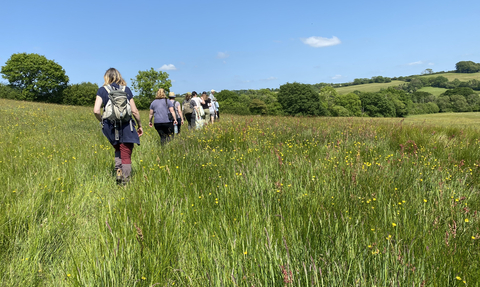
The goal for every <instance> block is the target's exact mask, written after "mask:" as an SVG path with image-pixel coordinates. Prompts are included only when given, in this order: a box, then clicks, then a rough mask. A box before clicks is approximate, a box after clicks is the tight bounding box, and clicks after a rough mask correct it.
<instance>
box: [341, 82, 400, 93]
mask: <svg viewBox="0 0 480 287" xmlns="http://www.w3.org/2000/svg"><path fill="white" fill-rule="evenodd" d="M403 83H405V82H403V81H391V82H390V83H372V84H363V85H354V86H348V87H341V88H336V89H335V90H337V92H338V93H339V94H341V95H343V94H348V93H351V92H353V91H356V90H358V91H361V92H370V93H374V92H378V91H380V90H381V89H386V88H388V87H396V86H399V85H401V84H403Z"/></svg>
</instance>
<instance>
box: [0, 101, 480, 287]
mask: <svg viewBox="0 0 480 287" xmlns="http://www.w3.org/2000/svg"><path fill="white" fill-rule="evenodd" d="M0 103H1V105H0V124H1V126H2V127H4V128H3V129H2V130H1V131H0V147H1V148H2V153H1V154H0V166H1V167H2V168H1V170H0V180H1V182H2V186H3V187H4V188H2V196H1V200H0V259H1V260H2V262H3V263H2V264H1V265H0V274H1V275H0V285H2V286H154V285H155V286H172V285H173V286H237V285H238V286H311V285H312V286H412V285H414V286H457V285H458V286H464V285H468V286H478V285H479V283H478V282H480V273H479V272H478V270H479V269H480V266H479V259H480V230H479V226H480V225H479V215H480V214H478V210H479V208H480V206H479V200H478V198H479V191H478V187H479V180H478V176H479V168H478V165H479V164H480V163H479V160H478V158H479V156H480V149H479V147H480V145H479V139H480V133H479V131H478V129H475V128H469V127H448V126H438V125H435V124H425V123H419V124H416V123H413V124H412V123H407V122H406V121H404V120H401V119H364V118H347V119H346V118H281V117H240V116H227V115H224V116H222V121H221V122H219V123H216V124H214V125H213V126H208V127H207V128H205V129H204V130H202V131H196V132H189V131H187V130H186V129H183V131H182V134H181V135H180V136H178V137H176V138H175V140H174V141H172V142H171V143H169V144H168V145H166V146H163V147H162V146H160V140H159V138H158V135H157V133H156V132H155V130H153V129H148V128H147V131H146V134H145V135H144V136H143V137H142V138H141V145H140V146H137V147H135V149H134V152H133V168H134V174H133V178H132V182H131V184H129V185H127V186H126V187H121V186H117V185H116V184H115V178H114V176H113V168H114V165H113V149H112V148H111V147H110V145H109V144H108V142H107V141H106V139H105V138H104V137H103V135H102V133H101V131H100V127H99V125H98V122H97V121H96V120H95V119H94V117H93V114H92V109H91V108H81V107H67V106H56V105H47V104H38V103H27V102H16V101H8V100H0ZM142 117H143V119H144V123H145V121H146V119H147V114H146V113H142ZM407 120H408V119H407Z"/></svg>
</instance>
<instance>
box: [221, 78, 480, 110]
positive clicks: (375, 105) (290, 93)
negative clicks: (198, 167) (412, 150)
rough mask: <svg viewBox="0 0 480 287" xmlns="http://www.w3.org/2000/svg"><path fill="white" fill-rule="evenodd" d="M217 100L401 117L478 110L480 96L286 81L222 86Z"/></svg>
mask: <svg viewBox="0 0 480 287" xmlns="http://www.w3.org/2000/svg"><path fill="white" fill-rule="evenodd" d="M217 100H218V102H219V104H220V109H221V112H222V113H227V114H238V115H289V116H333V117H405V116H407V115H411V114H430V113H439V112H471V111H480V96H479V94H478V93H477V92H475V91H474V90H473V89H472V88H469V87H456V88H453V89H448V90H446V91H445V92H444V93H442V94H441V95H439V96H438V97H437V96H434V95H432V94H431V93H428V92H423V91H414V92H409V91H407V90H405V89H404V87H403V86H398V87H389V88H387V89H383V90H381V91H379V92H376V93H372V92H361V91H354V92H352V93H348V94H344V95H341V94H338V93H337V91H336V90H335V89H334V88H333V87H331V86H328V85H327V86H323V87H322V88H321V89H320V91H319V92H317V91H316V90H315V88H314V87H313V86H312V85H308V84H301V83H287V84H284V85H282V86H280V89H278V91H273V90H268V89H262V90H243V91H229V90H222V91H220V92H219V93H217Z"/></svg>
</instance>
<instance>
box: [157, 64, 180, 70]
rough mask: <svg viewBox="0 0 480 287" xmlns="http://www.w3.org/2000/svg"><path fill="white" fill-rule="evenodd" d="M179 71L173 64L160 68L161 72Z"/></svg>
mask: <svg viewBox="0 0 480 287" xmlns="http://www.w3.org/2000/svg"><path fill="white" fill-rule="evenodd" d="M176 69H177V67H175V65H173V64H168V65H167V64H165V65H163V66H161V67H160V69H159V70H161V71H175V70H176Z"/></svg>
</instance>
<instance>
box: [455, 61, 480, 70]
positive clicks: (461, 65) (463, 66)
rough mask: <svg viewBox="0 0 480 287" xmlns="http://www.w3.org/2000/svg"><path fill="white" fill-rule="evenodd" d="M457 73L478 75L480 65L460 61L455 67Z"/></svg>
mask: <svg viewBox="0 0 480 287" xmlns="http://www.w3.org/2000/svg"><path fill="white" fill-rule="evenodd" d="M455 69H456V72H457V73H476V72H480V63H475V62H472V61H460V62H458V63H457V64H456V65H455Z"/></svg>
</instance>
